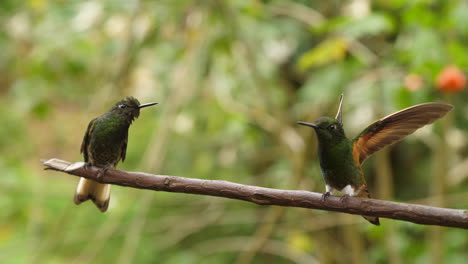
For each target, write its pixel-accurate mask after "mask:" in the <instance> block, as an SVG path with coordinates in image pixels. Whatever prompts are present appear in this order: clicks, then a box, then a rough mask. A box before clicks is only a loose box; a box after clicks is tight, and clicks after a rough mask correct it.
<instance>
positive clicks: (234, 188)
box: [42, 159, 468, 229]
mask: <svg viewBox="0 0 468 264" xmlns="http://www.w3.org/2000/svg"><path fill="white" fill-rule="evenodd" d="M42 163H43V164H44V165H45V166H46V167H48V168H51V169H54V170H57V171H63V172H66V173H68V174H71V175H75V176H80V177H85V178H88V179H93V180H95V181H98V182H100V183H109V184H115V185H120V186H126V187H132V188H137V189H147V190H154V191H166V192H176V193H191V194H200V195H209V196H217V197H224V198H230V199H237V200H244V201H248V202H252V203H256V204H259V205H279V206H287V207H303V208H311V209H319V210H327V211H336V212H343V213H349V214H357V215H368V216H378V217H383V218H390V219H398V220H403V221H408V222H413V223H417V224H424V225H439V226H448V227H458V228H463V229H468V210H457V209H448V208H439V207H433V206H425V205H417V204H407V203H397V202H390V201H384V200H377V199H365V198H359V197H348V198H347V199H344V200H341V199H340V197H336V196H330V197H329V198H327V199H326V200H323V199H322V194H320V193H313V192H308V191H297V190H281V189H271V188H264V187H257V186H251V185H244V184H239V183H233V182H228V181H219V180H201V179H193V178H184V177H177V176H167V175H153V174H148V173H143V172H127V171H120V170H114V169H109V170H107V171H106V172H105V174H104V175H102V174H103V171H102V169H100V168H97V167H93V166H91V167H88V168H84V167H83V165H84V163H83V162H78V163H74V164H71V163H69V162H66V161H63V160H59V159H50V160H47V161H42Z"/></svg>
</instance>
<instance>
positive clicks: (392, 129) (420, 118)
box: [353, 103, 453, 164]
mask: <svg viewBox="0 0 468 264" xmlns="http://www.w3.org/2000/svg"><path fill="white" fill-rule="evenodd" d="M452 108H453V106H452V105H450V104H445V103H425V104H419V105H415V106H412V107H408V108H406V109H403V110H401V111H398V112H396V113H393V114H391V115H388V116H386V117H384V118H382V119H379V120H377V121H375V122H374V123H372V124H371V125H370V126H368V127H367V128H366V129H364V131H362V132H361V134H359V135H358V136H357V137H356V138H354V140H353V156H354V159H355V160H356V161H358V162H359V163H360V164H362V163H363V162H364V161H365V160H366V159H367V157H369V156H370V155H372V154H373V153H374V152H376V151H378V150H379V149H381V148H383V147H385V146H388V145H390V144H393V143H396V142H398V141H400V140H402V139H403V138H404V137H405V136H407V135H409V134H412V133H413V132H414V131H416V130H417V129H418V128H421V127H423V126H425V125H427V124H431V123H433V122H434V121H435V120H437V119H439V118H441V117H443V116H444V115H445V114H446V113H447V112H449V111H450V110H452Z"/></svg>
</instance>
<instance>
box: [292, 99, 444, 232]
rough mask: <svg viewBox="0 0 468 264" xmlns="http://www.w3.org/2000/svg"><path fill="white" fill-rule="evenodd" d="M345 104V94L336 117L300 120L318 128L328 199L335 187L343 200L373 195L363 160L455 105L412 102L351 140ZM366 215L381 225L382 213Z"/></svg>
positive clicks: (370, 220) (374, 123)
mask: <svg viewBox="0 0 468 264" xmlns="http://www.w3.org/2000/svg"><path fill="white" fill-rule="evenodd" d="M342 105H343V95H341V97H340V105H339V107H338V113H337V115H336V117H335V118H331V117H321V118H319V119H318V120H317V121H316V122H315V123H306V122H298V124H301V125H305V126H310V127H312V128H314V130H315V133H316V135H317V139H318V156H319V162H320V169H321V171H322V176H323V178H324V180H325V193H324V194H323V196H322V199H324V200H325V199H326V198H327V197H328V196H329V195H330V193H331V192H334V191H340V192H342V193H344V194H345V195H344V196H343V197H342V198H341V199H342V200H343V199H346V198H347V197H349V196H357V197H364V198H370V194H369V191H368V190H367V185H366V180H365V179H364V174H363V172H362V167H361V166H362V164H363V162H364V161H365V160H366V159H367V158H368V157H369V156H370V155H372V154H373V153H374V152H376V151H378V150H380V149H381V148H383V147H385V146H388V145H390V144H393V143H396V142H398V141H400V140H402V139H403V138H404V137H405V136H407V135H410V134H412V133H413V132H414V131H416V130H417V129H418V128H421V127H423V126H425V125H427V124H431V123H432V122H434V121H435V120H437V119H439V118H441V117H443V116H444V115H445V114H446V113H447V112H449V111H450V110H452V108H453V106H452V105H450V104H446V103H425V104H418V105H415V106H411V107H408V108H406V109H403V110H401V111H398V112H396V113H393V114H391V115H388V116H386V117H384V118H381V119H379V120H377V121H375V122H373V123H372V124H370V125H369V126H368V127H367V128H365V129H364V130H363V131H362V132H361V133H360V134H359V135H357V136H356V137H355V138H354V139H352V140H350V139H348V138H347V137H346V135H345V131H344V129H343V122H342ZM363 217H364V218H365V219H366V220H368V221H369V222H371V223H372V224H374V225H380V222H379V218H378V217H373V216H363Z"/></svg>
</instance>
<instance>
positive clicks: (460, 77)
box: [436, 65, 466, 93]
mask: <svg viewBox="0 0 468 264" xmlns="http://www.w3.org/2000/svg"><path fill="white" fill-rule="evenodd" d="M436 86H437V89H439V91H441V92H450V93H458V92H461V91H462V90H463V89H465V86H466V75H465V73H463V72H462V71H461V70H460V69H459V68H458V67H457V66H454V65H451V66H447V67H445V68H444V69H442V71H440V72H439V74H438V75H437V79H436Z"/></svg>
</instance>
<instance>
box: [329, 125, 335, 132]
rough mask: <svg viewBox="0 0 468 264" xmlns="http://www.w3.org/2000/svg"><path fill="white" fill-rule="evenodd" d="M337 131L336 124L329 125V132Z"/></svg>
mask: <svg viewBox="0 0 468 264" xmlns="http://www.w3.org/2000/svg"><path fill="white" fill-rule="evenodd" d="M335 129H336V125H335V124H333V125H329V126H328V130H329V131H333V130H335Z"/></svg>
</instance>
